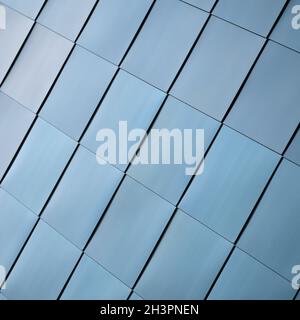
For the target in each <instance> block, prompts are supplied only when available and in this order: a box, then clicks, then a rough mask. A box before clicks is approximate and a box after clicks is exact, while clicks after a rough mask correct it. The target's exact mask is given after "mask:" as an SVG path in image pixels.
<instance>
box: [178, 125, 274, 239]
mask: <svg viewBox="0 0 300 320" xmlns="http://www.w3.org/2000/svg"><path fill="white" fill-rule="evenodd" d="M279 159H280V157H279V156H278V155H277V154H276V153H275V152H272V151H271V150H269V149H267V148H265V147H263V146H261V145H259V144H258V143H255V142H254V141H252V140H250V139H248V138H246V137H245V136H242V135H241V134H239V133H238V132H236V131H234V130H231V129H229V128H227V127H223V128H222V130H221V132H220V133H219V134H218V136H217V138H216V141H215V142H214V144H213V146H212V148H211V149H210V151H209V153H208V155H207V157H206V159H205V161H204V171H203V173H202V174H200V175H198V176H196V177H195V179H194V180H193V182H192V184H191V186H190V188H189V189H188V191H187V192H186V194H185V196H184V198H183V199H182V201H181V203H180V205H179V207H180V208H181V209H182V210H184V211H185V212H187V213H189V214H190V215H192V216H193V217H194V218H196V219H198V220H199V221H201V222H202V223H204V224H205V225H207V226H209V227H210V228H212V229H213V230H215V231H216V232H217V233H220V234H221V235H222V236H224V237H225V238H226V239H228V240H230V241H232V242H234V241H235V240H236V238H237V236H238V235H239V233H240V231H241V229H242V227H243V225H244V223H245V222H246V220H247V218H248V216H249V215H250V213H251V211H252V209H253V208H254V205H255V203H256V202H257V200H258V198H259V196H260V194H261V193H262V191H263V189H264V187H265V185H266V184H267V182H268V180H269V178H270V177H271V175H272V173H273V171H274V170H275V167H276V165H277V163H278V161H279Z"/></svg>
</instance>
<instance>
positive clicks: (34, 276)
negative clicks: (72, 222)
mask: <svg viewBox="0 0 300 320" xmlns="http://www.w3.org/2000/svg"><path fill="white" fill-rule="evenodd" d="M79 257H80V250H79V249H77V248H76V247H75V246H73V245H72V244H71V243H70V242H69V241H67V240H66V239H64V238H63V237H62V236H61V235H59V234H58V233H57V232H56V231H54V230H53V229H52V228H51V227H49V226H48V225H47V224H46V223H44V222H43V221H40V222H39V224H38V225H37V227H36V229H35V231H34V232H33V234H32V236H31V238H30V239H29V241H28V243H27V245H26V247H25V249H24V250H23V252H22V254H21V256H20V258H19V259H18V261H17V264H16V265H15V267H14V269H13V271H12V273H11V274H10V276H9V277H8V279H7V282H6V289H5V295H6V296H7V297H8V298H9V299H13V300H32V299H33V300H45V299H46V300H53V299H57V297H58V295H59V293H60V291H61V290H62V288H63V286H64V284H65V282H66V281H67V279H68V277H69V275H70V273H71V271H72V269H73V268H74V266H75V264H76V262H77V260H78V259H79Z"/></svg>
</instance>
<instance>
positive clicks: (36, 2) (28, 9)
mask: <svg viewBox="0 0 300 320" xmlns="http://www.w3.org/2000/svg"><path fill="white" fill-rule="evenodd" d="M1 2H2V3H4V4H6V5H7V6H9V7H10V8H13V9H14V10H17V11H19V12H21V13H22V14H24V15H25V16H28V17H29V18H31V19H35V18H36V17H37V15H38V13H39V12H40V10H41V9H42V6H43V4H44V2H45V0H26V1H24V0H1Z"/></svg>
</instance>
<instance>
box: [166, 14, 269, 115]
mask: <svg viewBox="0 0 300 320" xmlns="http://www.w3.org/2000/svg"><path fill="white" fill-rule="evenodd" d="M263 42H264V39H263V38H261V37H259V36H256V35H254V34H252V33H250V32H248V31H246V30H243V29H241V28H239V27H237V26H234V25H232V24H230V23H228V22H225V21H223V20H221V19H218V18H214V17H212V18H211V19H210V20H209V22H208V24H207V26H206V28H205V29H204V31H203V33H202V35H201V37H200V38H199V40H198V42H197V45H196V47H195V48H194V50H193V52H192V54H191V56H190V57H189V59H188V61H187V63H186V65H185V67H184V68H183V70H182V72H181V73H180V75H179V77H178V79H177V81H176V83H175V84H174V86H173V88H172V89H171V93H172V94H173V95H174V96H175V97H177V98H180V99H181V100H183V101H184V102H187V103H188V104H190V105H192V106H194V107H195V108H197V109H199V110H200V111H203V112H204V113H206V114H208V115H210V116H212V117H214V118H215V119H218V120H222V118H223V117H224V115H225V113H226V111H227V109H228V108H229V106H230V105H231V103H232V101H233V99H234V97H235V95H236V94H237V92H238V90H239V88H240V86H241V85H242V83H243V81H244V79H245V77H246V75H247V73H248V72H249V70H250V68H251V66H252V64H253V63H254V60H255V58H256V57H257V55H258V53H259V51H260V49H261V48H262V45H263Z"/></svg>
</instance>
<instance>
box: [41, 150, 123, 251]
mask: <svg viewBox="0 0 300 320" xmlns="http://www.w3.org/2000/svg"><path fill="white" fill-rule="evenodd" d="M121 178H122V173H121V171H119V170H117V169H116V168H114V167H112V166H110V165H108V164H106V165H100V164H98V162H97V161H96V156H95V155H94V154H93V153H91V152H90V151H87V150H86V149H85V148H83V147H80V148H79V149H78V150H77V152H76V154H75V156H74V158H73V159H72V162H71V163H70V165H69V167H68V169H67V171H66V172H65V174H64V176H63V178H62V180H61V182H60V184H59V185H58V187H57V189H56V190H55V192H54V194H53V196H52V197H51V200H50V202H49V203H48V205H47V207H46V209H45V212H44V213H43V215H42V218H43V219H44V220H45V221H46V222H48V223H49V224H50V225H51V226H52V227H54V229H56V230H57V231H58V232H59V233H61V234H62V235H64V236H65V237H66V238H67V239H69V240H71V241H72V242H73V243H74V244H76V245H77V246H78V247H81V248H83V247H84V245H85V244H86V242H87V240H88V238H89V236H90V235H91V233H92V231H93V230H94V228H95V227H96V224H97V222H98V221H99V219H100V217H101V216H102V214H103V211H104V209H105V207H106V206H107V204H108V202H109V201H110V199H111V197H112V195H113V193H114V191H115V189H116V188H117V186H118V184H119V182H120V180H121Z"/></svg>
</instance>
